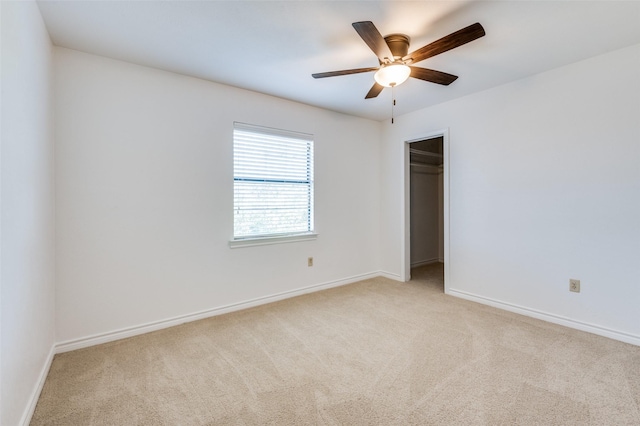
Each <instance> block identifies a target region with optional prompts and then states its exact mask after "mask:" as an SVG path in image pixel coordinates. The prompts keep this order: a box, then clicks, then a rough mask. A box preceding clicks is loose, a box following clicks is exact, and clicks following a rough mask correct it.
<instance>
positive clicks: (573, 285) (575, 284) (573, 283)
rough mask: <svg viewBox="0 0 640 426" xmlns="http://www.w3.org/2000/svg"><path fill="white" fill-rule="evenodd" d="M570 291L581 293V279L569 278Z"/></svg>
mask: <svg viewBox="0 0 640 426" xmlns="http://www.w3.org/2000/svg"><path fill="white" fill-rule="evenodd" d="M569 291H573V292H574V293H580V280H574V279H570V280H569Z"/></svg>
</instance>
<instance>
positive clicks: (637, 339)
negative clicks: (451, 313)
mask: <svg viewBox="0 0 640 426" xmlns="http://www.w3.org/2000/svg"><path fill="white" fill-rule="evenodd" d="M445 293H446V294H449V295H451V296H455V297H459V298H461V299H466V300H470V301H472V302H477V303H481V304H483V305H488V306H493V307H494V308H498V309H503V310H505V311H509V312H514V313H516V314H520V315H524V316H527V317H532V318H536V319H539V320H543V321H547V322H550V323H553V324H559V325H563V326H565V327H569V328H573V329H576V330H580V331H586V332H588V333H592V334H597V335H598V336H604V337H608V338H610V339H614V340H619V341H621V342H625V343H630V344H632V345H636V346H640V336H638V335H635V334H630V333H625V332H623V331H618V330H613V329H610V328H607V327H602V326H599V325H596V324H590V323H586V322H582V321H577V320H574V319H571V318H567V317H563V316H561V315H555V314H550V313H548V312H543V311H538V310H536V309H531V308H526V307H524V306H520V305H514V304H512V303H508V302H502V301H499V300H496V299H492V298H489V297H484V296H478V295H477V294H473V293H468V292H466V291H461V290H455V289H451V288H450V289H448V290H446V289H445Z"/></svg>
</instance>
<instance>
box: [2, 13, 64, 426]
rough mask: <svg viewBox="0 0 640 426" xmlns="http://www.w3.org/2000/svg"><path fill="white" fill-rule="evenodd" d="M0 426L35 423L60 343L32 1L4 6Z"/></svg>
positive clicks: (49, 149)
mask: <svg viewBox="0 0 640 426" xmlns="http://www.w3.org/2000/svg"><path fill="white" fill-rule="evenodd" d="M0 7H1V8H2V9H1V11H2V67H1V69H2V79H1V81H2V132H1V135H2V145H1V150H2V157H1V158H2V160H1V166H2V173H1V175H2V192H1V195H2V204H1V205H2V208H1V212H2V214H1V235H2V247H1V253H2V257H1V259H2V273H1V287H0V290H1V291H0V294H1V296H0V300H1V309H2V314H1V323H2V326H1V333H0V335H1V351H0V359H1V363H0V372H1V375H0V376H1V381H0V386H1V392H0V399H1V404H0V412H1V414H0V424H3V425H7V426H9V425H18V424H21V423H22V422H24V421H26V420H28V419H29V418H30V415H31V412H32V410H33V409H34V408H35V402H36V398H37V396H38V394H39V390H40V386H41V383H42V380H43V379H44V374H46V372H47V370H48V366H49V363H50V361H51V357H52V354H53V352H52V349H53V344H54V340H55V334H54V333H55V329H54V300H55V299H54V250H53V249H54V216H53V215H54V186H53V178H54V170H53V169H54V162H53V160H54V155H53V120H52V119H53V117H52V109H51V106H52V105H51V103H52V46H51V42H50V40H49V35H48V33H47V31H46V29H45V27H44V24H43V22H42V17H41V16H40V11H39V10H38V6H37V5H36V4H35V3H34V2H26V1H25V2H2V4H1V6H0Z"/></svg>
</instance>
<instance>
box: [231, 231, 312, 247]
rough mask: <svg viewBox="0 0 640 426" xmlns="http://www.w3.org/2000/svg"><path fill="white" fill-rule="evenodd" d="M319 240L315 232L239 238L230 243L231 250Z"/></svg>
mask: <svg viewBox="0 0 640 426" xmlns="http://www.w3.org/2000/svg"><path fill="white" fill-rule="evenodd" d="M317 238H318V234H315V233H313V232H309V233H304V234H295V235H282V236H279V237H254V238H238V239H235V240H230V241H229V247H230V248H232V249H233V248H240V247H254V246H268V245H271V244H284V243H296V242H298V241H311V240H315V239H317Z"/></svg>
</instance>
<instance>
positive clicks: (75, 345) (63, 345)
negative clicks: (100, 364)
mask: <svg viewBox="0 0 640 426" xmlns="http://www.w3.org/2000/svg"><path fill="white" fill-rule="evenodd" d="M380 275H383V273H381V272H372V273H368V274H361V275H355V276H352V277H348V278H344V279H341V280H336V281H329V282H326V283H321V284H315V285H311V286H308V287H303V288H299V289H295V290H290V291H284V292H282V293H277V294H273V295H270V296H264V297H258V298H255V299H251V300H246V301H244V302H238V303H232V304H230V305H225V306H220V307H217V308H212V309H207V310H204V311H199V312H194V313H192V314H186V315H179V316H176V317H173V318H167V319H164V320H160V321H154V322H150V323H146V324H141V325H138V326H133V327H127V328H123V329H120V330H114V331H110V332H107V333H100V334H94V335H92V336H88V337H82V338H80V339H73V340H67V341H65V342H60V343H58V344H56V347H55V348H56V350H55V352H56V353H63V352H69V351H74V350H76V349H82V348H87V347H89V346H95V345H100V344H102V343H108V342H112V341H115V340H120V339H126V338H127V337H133V336H138V335H140V334H144V333H149V332H152V331H156V330H162V329H164V328H169V327H173V326H176V325H180V324H184V323H186V322H191V321H197V320H201V319H204V318H209V317H213V316H217V315H222V314H226V313H229V312H234V311H239V310H241V309H247V308H252V307H254V306H259V305H264V304H267V303H272V302H277V301H278V300H283V299H288V298H291V297H296V296H300V295H303V294H307V293H312V292H316V291H320V290H326V289H329V288H333V287H339V286H342V285H346V284H351V283H354V282H357V281H362V280H366V279H369V278H375V277H379V276H380ZM385 276H386V275H385ZM391 279H399V277H398V278H391Z"/></svg>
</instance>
